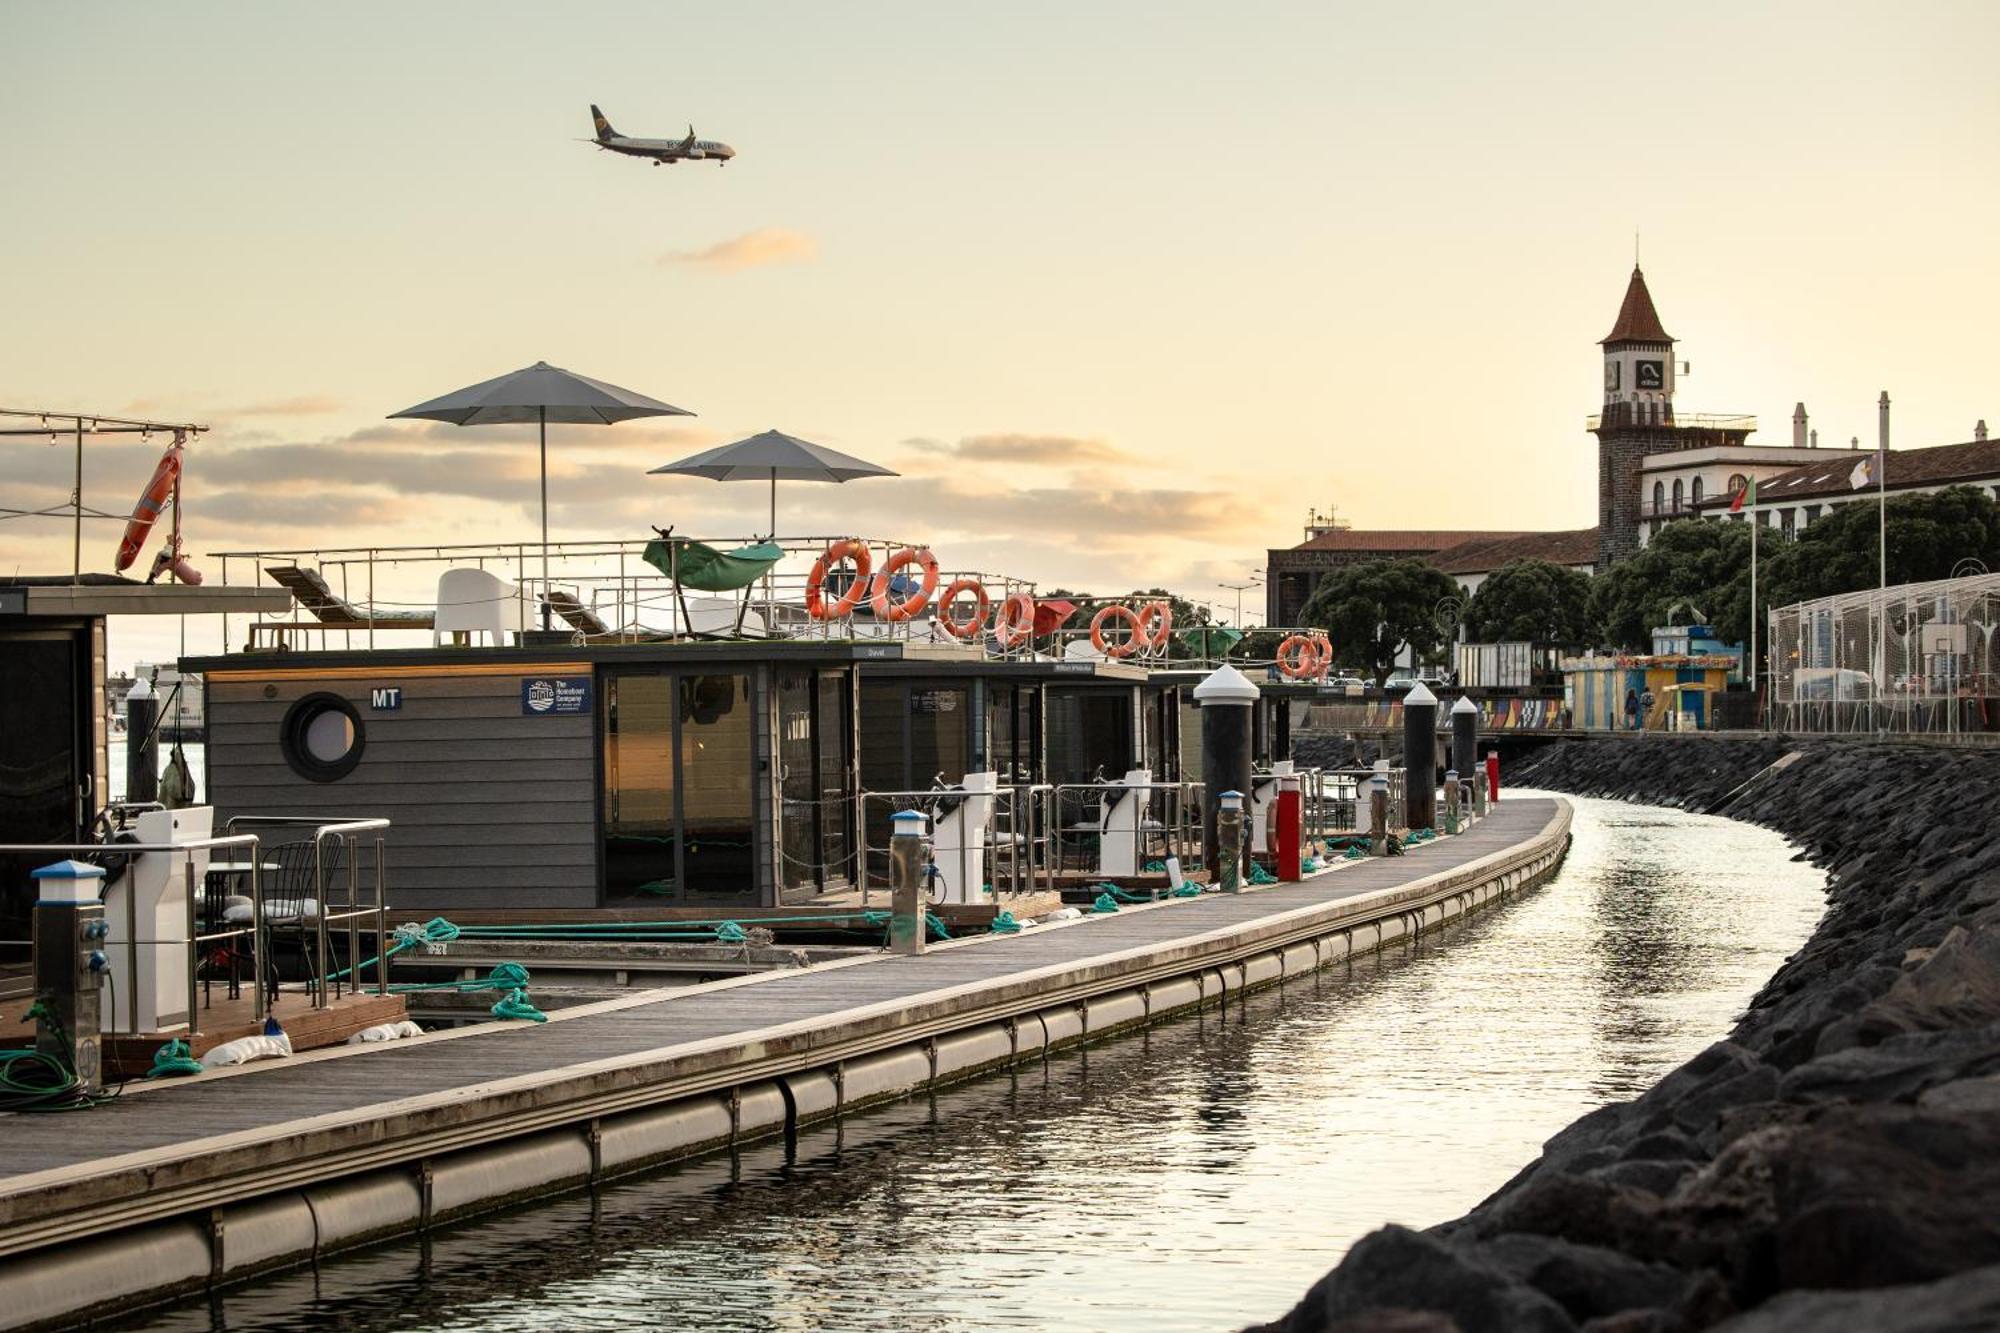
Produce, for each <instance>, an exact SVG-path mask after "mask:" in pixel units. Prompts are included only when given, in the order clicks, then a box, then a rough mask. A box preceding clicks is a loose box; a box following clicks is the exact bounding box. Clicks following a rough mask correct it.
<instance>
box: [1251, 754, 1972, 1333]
mask: <svg viewBox="0 0 2000 1333" xmlns="http://www.w3.org/2000/svg"><path fill="white" fill-rule="evenodd" d="M1508 780H1509V783H1510V785H1516V786H1533V787H1546V788H1551V789H1554V790H1558V791H1565V792H1572V793H1576V794H1579V795H1588V796H1609V797H1617V798H1622V799H1627V800H1633V801H1639V802H1644V803H1649V804H1662V805H1673V806H1679V807H1683V808H1687V809H1691V810H1698V811H1712V812H1715V813H1719V814H1725V815H1728V816H1730V817H1732V818H1736V819H1743V820H1748V821H1750V822H1753V823H1757V824H1762V825H1764V826H1766V827H1769V828H1771V829H1774V830H1776V831H1777V832H1780V833H1782V834H1784V835H1785V836H1786V837H1788V838H1790V839H1792V840H1793V841H1794V842H1796V843H1797V844H1798V845H1799V847H1800V853H1799V854H1800V856H1801V858H1810V859H1811V860H1812V861H1814V862H1816V863H1818V864H1820V865H1822V866H1824V867H1825V868H1826V869H1827V871H1828V874H1829V885H1828V900H1827V913H1826V915H1825V917H1824V918H1823V919H1822V920H1821V922H1820V924H1819V926H1818V928H1817V929H1816V930H1815V931H1814V933H1813V935H1812V937H1811V939H1810V940H1808V941H1807V943H1806V945H1805V946H1804V947H1803V948H1802V949H1801V950H1800V951H1799V953H1798V954H1796V955H1795V956H1794V957H1792V958H1791V959H1790V960H1788V961H1787V962H1786V963H1785V965H1784V966H1783V967H1782V968H1780V969H1779V970H1778V972H1777V974H1776V975H1775V976H1773V977H1772V978H1771V980H1770V981H1769V982H1768V983H1766V985H1765V986H1764V988H1763V990H1762V991H1760V992H1759V993H1758V995H1757V996H1756V998H1755V999H1754V1000H1753V1001H1752V1002H1751V1004H1750V1006H1749V1008H1748V1010H1747V1011H1746V1012H1745V1014H1744V1015H1743V1017H1742V1019H1741V1020H1740V1021H1739V1022H1738V1024H1737V1026H1736V1029H1735V1031H1734V1032H1733V1033H1731V1035H1730V1036H1729V1038H1728V1039H1727V1040H1724V1041H1721V1042H1718V1043H1716V1044H1715V1045H1714V1046H1712V1047H1710V1048H1709V1049H1708V1050H1706V1051H1704V1052H1702V1053H1701V1054H1700V1055H1698V1056H1696V1057H1695V1058H1694V1059H1693V1060H1690V1061H1689V1062H1688V1063H1687V1064H1685V1065H1683V1066H1682V1067H1681V1068H1679V1069H1677V1070H1675V1071H1674V1072H1673V1073H1671V1074H1669V1075H1667V1076H1666V1077H1665V1078H1664V1079H1662V1080H1661V1081H1660V1082H1659V1083H1658V1084H1656V1085H1655V1086H1654V1087H1653V1088H1652V1089H1651V1090H1649V1091H1648V1092H1646V1093H1645V1094H1644V1095H1642V1096H1640V1097H1639V1098H1637V1099H1636V1100H1633V1101H1630V1102H1622V1103H1615V1104H1613V1105H1610V1106H1605V1107H1602V1108H1600V1109H1599V1110H1597V1111H1594V1112H1592V1113H1591V1114H1589V1115H1587V1116H1585V1117H1583V1118H1582V1119H1581V1120H1578V1121H1577V1122H1576V1123H1574V1124H1572V1125H1571V1126H1569V1128H1567V1129H1565V1130H1563V1131H1562V1132H1561V1133H1559V1134H1557V1135H1556V1136H1555V1137H1554V1138H1553V1139H1551V1140H1549V1142H1548V1143H1547V1144H1546V1145H1545V1146H1544V1149H1543V1153H1542V1156H1541V1157H1540V1158H1539V1159H1538V1160H1537V1161H1535V1162H1534V1163H1532V1164H1531V1165H1529V1166H1528V1167H1527V1168H1526V1169H1524V1170H1523V1171H1522V1172H1521V1173H1520V1174H1519V1175H1518V1176H1516V1177H1515V1178H1514V1179H1513V1180H1512V1181H1510V1182H1508V1184H1507V1185H1505V1186H1504V1187H1502V1188H1501V1189H1500V1190H1499V1191H1498V1192H1497V1193H1496V1194H1494V1195H1493V1196H1492V1197H1491V1198H1489V1199H1487V1200H1486V1201H1485V1202H1484V1203H1482V1204H1480V1205H1479V1206H1478V1207H1477V1208H1475V1209H1473V1210H1472V1211H1471V1212H1470V1213H1468V1214H1467V1215H1466V1216H1464V1217H1462V1218H1460V1219H1458V1220H1456V1221H1453V1222H1448V1223H1445V1224H1443V1225H1441V1226H1438V1227H1434V1228H1431V1229H1430V1230H1428V1231H1422V1232H1419V1231H1412V1230H1409V1229H1406V1228H1403V1227H1396V1226H1390V1227H1385V1228H1383V1229H1381V1230H1379V1231H1376V1232H1374V1233H1372V1234H1370V1235H1368V1236H1366V1237H1364V1238H1363V1239H1362V1240H1361V1241H1359V1242H1358V1243H1357V1244H1356V1245H1355V1246H1354V1248H1353V1249H1352V1250H1351V1251H1349V1253H1348V1255H1347V1257H1346V1258H1345V1259H1344V1260H1343V1261H1342V1263H1341V1265H1340V1266H1339V1267H1338V1268H1337V1269H1335V1270H1334V1271H1333V1272H1331V1273H1329V1274H1328V1275H1327V1276H1326V1277H1324V1278H1322V1279H1321V1280H1320V1281H1319V1282H1318V1283H1317V1284H1316V1285H1315V1286H1314V1287H1313V1288H1312V1289H1311V1290H1310V1291H1309V1292H1308V1293H1307V1294H1306V1296H1305V1298H1304V1299H1303V1300H1302V1301H1301V1302H1300V1303H1299V1305H1298V1306H1297V1307H1296V1308H1294V1309H1293V1310H1292V1311H1291V1313H1290V1314H1288V1315H1286V1316H1285V1318H1283V1319H1281V1320H1279V1321H1277V1322H1276V1323H1274V1324H1272V1325H1269V1326H1267V1327H1268V1328H1269V1329H1272V1330H1282V1333H1312V1331H1317V1330H1341V1331H1342V1333H1360V1331H1362V1330H1383V1331H1385V1333H1386V1331H1388V1330H1396V1331H1397V1333H1416V1331H1418V1330H1423V1331H1424V1333H1447V1331H1448V1330H1452V1329H1458V1330H1463V1333H1485V1331H1486V1330H1548V1331H1549V1333H1556V1331H1558V1330H1570V1329H1586V1330H1591V1333H1614V1331H1615V1333H1671V1331H1674V1330H1683V1329H1700V1328H1711V1327H1720V1328H1725V1329H1728V1330H1730V1331H1731V1333H1772V1331H1773V1330H1780V1329H1783V1330H1813V1331H1814V1333H1819V1331H1820V1330H1826V1331H1827V1333H1832V1331H1833V1330H1843V1331H1844V1330H1850V1329H1855V1330H1859V1329H1914V1330H1940V1331H1941V1330H1945V1329H1953V1330H1958V1329H1974V1328H1994V1327H2000V836H1997V835H2000V753H1993V752H1987V751H1979V752H1971V753H1966V752H1959V751H1953V750H1947V749H1940V748H1934V747H1923V746H1909V745H1876V744H1866V743H1841V742H1833V741H1812V742H1796V741H1789V740H1785V739H1782V738H1760V739H1755V740H1741V741H1736V740H1711V739H1706V738H1703V739H1692V738H1689V739H1681V738H1666V737H1661V738H1657V739H1655V738H1647V739H1635V740H1631V741H1619V742H1605V741H1596V742H1585V741H1566V742H1560V743H1557V744H1554V745H1551V746H1549V747H1547V748H1546V749H1544V750H1542V751H1541V752H1540V753H1538V754H1536V755H1535V756H1533V757H1532V758H1530V759H1527V760H1524V761H1523V762H1522V763H1520V764H1519V765H1517V766H1516V767H1515V769H1514V770H1513V771H1512V772H1510V773H1509V774H1508Z"/></svg>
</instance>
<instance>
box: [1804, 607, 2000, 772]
mask: <svg viewBox="0 0 2000 1333" xmlns="http://www.w3.org/2000/svg"><path fill="white" fill-rule="evenodd" d="M1769 624H1770V644H1771V666H1770V670H1771V682H1770V684H1771V693H1770V699H1771V709H1772V713H1771V719H1770V720H1771V723H1772V725H1773V726H1775V727H1777V728H1779V729H1781V730H1786V731H1808V732H1848V733H1858V732H1931V733H1954V732H1965V731H1991V730H1994V729H1995V728H1996V727H2000V663H1996V661H1995V655H1996V651H2000V574H1975V575H1972V576H1970V577H1967V578H1956V579H1938V580H1936V581H1934V582H1930V583H1904V584H1898V585H1896V586H1895V587H1891V588H1887V589H1875V588H1869V589H1865V590H1863V591H1860V592H1849V593H1840V594H1837V595H1835V596H1832V597H1822V598H1819V599H1817V600H1815V601H1810V602H1797V603H1794V604H1793V605H1790V606H1781V607H1777V608H1775V609H1774V610H1772V611H1771V612H1770V617H1769Z"/></svg>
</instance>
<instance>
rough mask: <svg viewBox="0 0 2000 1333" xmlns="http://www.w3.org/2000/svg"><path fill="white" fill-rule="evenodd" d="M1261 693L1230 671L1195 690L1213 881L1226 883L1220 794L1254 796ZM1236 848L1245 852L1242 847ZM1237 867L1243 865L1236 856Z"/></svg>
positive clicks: (1204, 854)
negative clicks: (1254, 723) (1253, 732)
mask: <svg viewBox="0 0 2000 1333" xmlns="http://www.w3.org/2000/svg"><path fill="white" fill-rule="evenodd" d="M1259 697H1261V696H1260V695H1259V694H1258V691H1257V687H1256V686H1255V685H1254V684H1252V683H1251V681H1250V678H1249V677H1248V676H1245V675H1244V674H1243V673H1242V672H1241V671H1238V670H1237V669H1236V668H1235V667H1232V666H1223V667H1217V668H1216V669H1215V670H1214V671H1212V672H1210V673H1209V675H1208V676H1207V677H1206V678H1205V679H1204V680H1203V681H1202V682H1201V684H1199V685H1197V686H1195V687H1194V701H1195V703H1196V704H1197V705H1199V706H1200V708H1201V783H1202V791H1203V792H1204V793H1206V795H1205V796H1204V798H1203V800H1202V803H1201V858H1202V861H1203V862H1204V863H1205V864H1206V865H1207V866H1208V873H1209V877H1210V878H1211V879H1213V880H1214V881H1215V882H1217V883H1220V882H1221V881H1222V863H1223V860H1224V858H1223V856H1222V850H1221V842H1220V840H1219V836H1218V833H1217V828H1216V816H1217V813H1218V808H1217V800H1218V799H1219V797H1217V793H1220V792H1225V791H1234V792H1245V791H1248V790H1250V725H1251V715H1252V713H1253V712H1254V711H1255V710H1254V708H1253V705H1255V704H1256V702H1257V700H1258V699H1259ZM1237 845H1238V847H1241V846H1242V843H1241V841H1240V840H1239V841H1238V844H1237ZM1237 864H1238V865H1239V866H1240V865H1241V864H1242V861H1241V855H1240V853H1239V855H1238V861H1237Z"/></svg>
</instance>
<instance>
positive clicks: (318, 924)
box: [309, 838, 326, 1009]
mask: <svg viewBox="0 0 2000 1333" xmlns="http://www.w3.org/2000/svg"><path fill="white" fill-rule="evenodd" d="M325 850H326V844H325V843H324V842H322V841H321V840H320V839H318V838H314V839H313V905H314V906H315V907H316V908H317V909H318V910H317V911H315V912H314V913H313V946H314V953H315V955H316V959H315V966H316V967H317V968H318V969H319V970H318V972H317V973H315V974H314V977H313V980H312V982H311V994H310V996H309V998H310V999H311V1001H312V1007H313V1008H315V1009H321V1008H324V1007H325V1003H326V862H325V860H324V853H325Z"/></svg>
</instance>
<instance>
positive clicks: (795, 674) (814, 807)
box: [778, 669, 854, 903]
mask: <svg viewBox="0 0 2000 1333" xmlns="http://www.w3.org/2000/svg"><path fill="white" fill-rule="evenodd" d="M853 736H854V726H853V716H852V701H851V696H850V695H849V693H848V676H847V673H846V672H844V671H813V670H807V669H799V670H789V669H788V670H785V671H783V672H781V673H780V674H779V677H778V762H779V765H780V768H779V781H778V792H779V797H780V800H781V803H782V810H781V814H780V817H781V818H782V820H783V821H784V822H783V827H782V829H781V830H780V833H779V845H780V846H781V848H782V849H783V852H784V865H783V874H782V880H781V882H782V883H783V885H784V900H785V901H786V902H788V903H790V902H803V901H805V900H807V899H809V898H811V897H813V896H814V895H815V894H818V893H822V892H824V891H826V890H827V889H831V888H839V887H841V886H843V885H846V884H849V883H851V882H852V881H853V876H854V866H853V864H852V861H853V847H854V800H853V783H852V780H851V778H850V776H849V772H848V766H849V763H850V762H851V760H852V758H853V754H854V740H853Z"/></svg>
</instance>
